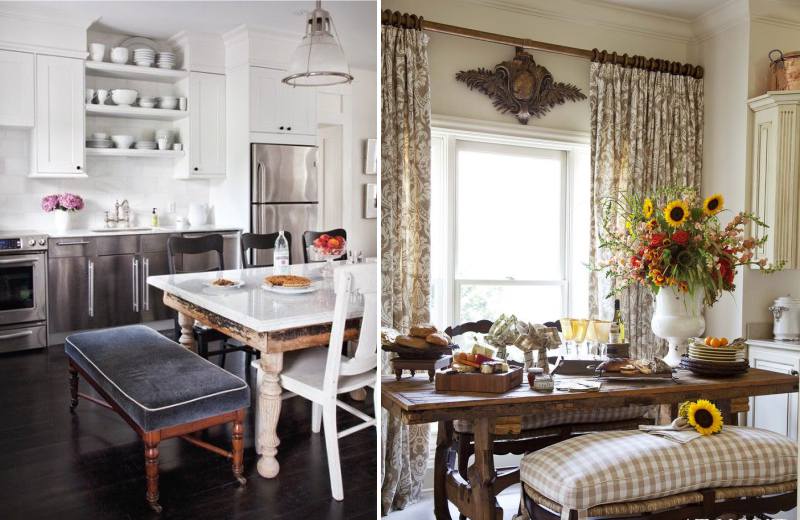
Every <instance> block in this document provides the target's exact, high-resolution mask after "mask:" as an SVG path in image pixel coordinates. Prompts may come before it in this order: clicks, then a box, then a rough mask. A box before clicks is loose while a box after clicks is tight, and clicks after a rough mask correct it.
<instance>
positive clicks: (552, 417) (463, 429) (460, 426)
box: [453, 405, 650, 433]
mask: <svg viewBox="0 0 800 520" xmlns="http://www.w3.org/2000/svg"><path fill="white" fill-rule="evenodd" d="M648 410H650V407H649V406H637V405H629V406H623V407H618V408H598V409H595V410H571V411H568V412H549V413H538V414H532V415H523V416H522V429H523V430H538V429H539V428H548V427H550V426H561V425H564V424H593V423H604V422H612V421H625V420H628V419H636V418H637V417H644V415H645V414H646V413H647V412H648ZM453 429H454V430H455V431H457V432H459V433H472V421H467V420H463V419H460V420H456V421H453Z"/></svg>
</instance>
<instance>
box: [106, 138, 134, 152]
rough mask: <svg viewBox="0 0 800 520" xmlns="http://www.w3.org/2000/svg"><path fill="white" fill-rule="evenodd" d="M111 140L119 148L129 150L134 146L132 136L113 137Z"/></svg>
mask: <svg viewBox="0 0 800 520" xmlns="http://www.w3.org/2000/svg"><path fill="white" fill-rule="evenodd" d="M111 140H112V141H114V144H115V145H116V146H117V148H123V149H128V148H130V147H131V145H132V144H133V136H132V135H112V136H111Z"/></svg>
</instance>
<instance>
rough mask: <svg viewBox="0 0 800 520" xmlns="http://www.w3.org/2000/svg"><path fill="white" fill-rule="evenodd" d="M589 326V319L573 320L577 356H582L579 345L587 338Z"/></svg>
mask: <svg viewBox="0 0 800 520" xmlns="http://www.w3.org/2000/svg"><path fill="white" fill-rule="evenodd" d="M588 328H589V320H582V319H579V320H572V332H573V334H574V336H573V338H572V339H573V340H575V357H576V358H580V355H579V350H580V347H579V345H580V344H581V343H583V341H584V339H586V330H587V329H588Z"/></svg>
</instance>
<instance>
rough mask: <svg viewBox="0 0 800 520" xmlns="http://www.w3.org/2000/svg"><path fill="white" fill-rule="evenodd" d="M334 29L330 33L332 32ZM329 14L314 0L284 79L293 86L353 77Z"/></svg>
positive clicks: (345, 81) (312, 85) (345, 80)
mask: <svg viewBox="0 0 800 520" xmlns="http://www.w3.org/2000/svg"><path fill="white" fill-rule="evenodd" d="M331 31H333V32H331ZM334 33H336V27H335V26H334V25H333V20H332V19H331V15H330V13H328V11H326V10H325V9H323V8H322V1H321V0H317V8H316V9H314V10H313V11H311V13H309V15H308V18H307V20H306V33H305V36H303V41H302V42H300V45H299V46H298V47H297V49H295V51H294V53H292V58H291V60H290V61H289V70H288V72H289V74H288V76H286V77H285V78H283V80H282V81H283V82H284V83H286V84H287V85H292V86H294V87H320V86H324V85H336V84H339V83H350V82H351V81H353V76H352V75H351V74H350V66H349V65H348V64H347V59H346V58H345V56H344V50H343V49H342V44H341V43H340V42H339V38H338V36H339V35H338V34H336V37H334Z"/></svg>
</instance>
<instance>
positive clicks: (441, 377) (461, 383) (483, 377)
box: [436, 367, 522, 394]
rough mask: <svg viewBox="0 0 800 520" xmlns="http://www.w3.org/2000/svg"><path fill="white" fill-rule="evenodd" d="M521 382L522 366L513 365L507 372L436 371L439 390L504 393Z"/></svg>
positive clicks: (437, 389) (437, 388)
mask: <svg viewBox="0 0 800 520" xmlns="http://www.w3.org/2000/svg"><path fill="white" fill-rule="evenodd" d="M521 384H522V368H521V367H511V369H510V370H509V371H508V372H506V373H505V374H477V373H476V374H445V373H442V372H437V373H436V391H437V392H485V393H492V394H502V393H504V392H508V391H509V390H511V389H512V388H516V387H518V386H519V385H521Z"/></svg>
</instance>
